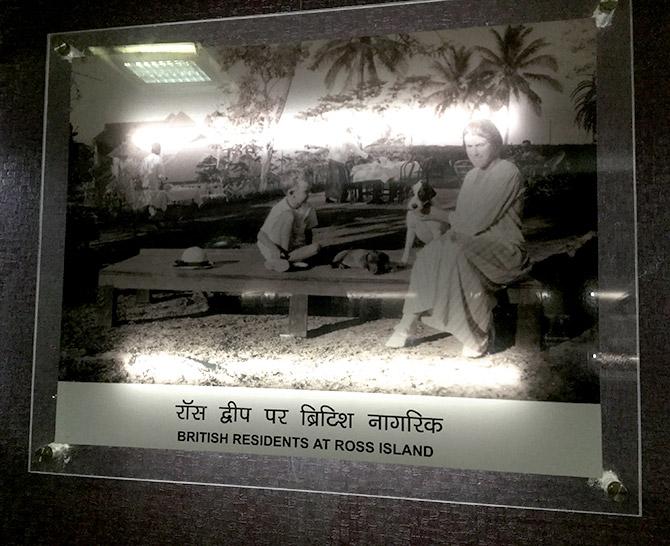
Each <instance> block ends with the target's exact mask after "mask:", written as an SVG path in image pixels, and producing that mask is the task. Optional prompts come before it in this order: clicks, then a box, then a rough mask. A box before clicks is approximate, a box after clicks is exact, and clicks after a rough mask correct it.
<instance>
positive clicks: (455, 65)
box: [423, 45, 474, 114]
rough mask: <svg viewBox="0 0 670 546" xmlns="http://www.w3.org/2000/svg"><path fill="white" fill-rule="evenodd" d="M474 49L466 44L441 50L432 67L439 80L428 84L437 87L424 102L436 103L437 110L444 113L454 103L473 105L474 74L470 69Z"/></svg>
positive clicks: (432, 80)
mask: <svg viewBox="0 0 670 546" xmlns="http://www.w3.org/2000/svg"><path fill="white" fill-rule="evenodd" d="M472 53H473V51H472V50H471V49H468V48H466V47H464V46H460V47H459V48H456V47H454V46H452V45H449V46H446V47H445V48H444V49H441V50H440V52H439V56H440V59H439V60H436V61H433V63H432V65H431V66H432V68H433V70H434V71H435V72H436V73H437V76H438V78H439V79H438V80H434V79H431V80H430V81H429V82H428V83H427V84H426V86H427V87H429V88H431V87H432V88H434V87H437V88H438V89H437V91H433V92H432V93H430V94H429V95H427V96H426V97H425V98H424V100H423V102H424V103H435V111H436V112H437V113H438V114H443V113H444V111H445V110H447V108H449V107H450V106H452V105H455V104H460V105H466V106H469V107H471V106H472V103H473V98H474V97H473V93H474V86H473V77H472V76H473V75H472V72H471V71H470V60H471V57H472Z"/></svg>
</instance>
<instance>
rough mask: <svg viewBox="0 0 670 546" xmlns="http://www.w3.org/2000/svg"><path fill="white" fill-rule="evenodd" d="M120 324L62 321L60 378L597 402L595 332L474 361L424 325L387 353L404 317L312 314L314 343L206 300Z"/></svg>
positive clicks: (179, 302)
mask: <svg viewBox="0 0 670 546" xmlns="http://www.w3.org/2000/svg"><path fill="white" fill-rule="evenodd" d="M119 318H120V319H121V321H122V322H121V324H120V325H119V326H116V327H114V328H102V327H98V326H96V321H95V308H94V307H93V306H90V305H87V306H81V307H77V308H72V309H70V310H68V311H67V312H66V314H65V317H64V329H63V344H62V345H63V354H62V356H63V358H62V364H61V379H62V380H69V381H109V382H133V383H186V384H196V385H225V386H243V387H265V388H287V389H311V390H338V391H363V392H384V393H404V394H420V395H434V396H467V397H479V398H507V399H517V400H548V401H566V402H577V401H579V402H597V400H598V382H597V377H596V376H595V375H594V374H593V372H592V371H591V370H590V369H589V365H588V362H589V354H590V352H591V351H590V339H591V337H592V332H587V333H585V334H584V335H583V336H581V337H580V338H577V339H573V340H570V341H569V342H565V343H563V344H559V345H556V346H554V347H552V348H550V349H547V350H544V351H539V350H538V351H535V352H526V351H522V350H519V349H517V348H514V347H511V348H503V349H502V350H500V349H498V350H496V351H494V353H493V354H490V355H487V356H485V357H483V358H480V359H474V360H472V359H464V358H462V357H461V356H460V351H461V346H460V344H459V343H458V342H457V341H456V340H455V339H454V338H453V337H451V336H449V335H447V334H441V333H438V332H435V331H433V330H430V329H429V328H427V327H424V326H420V327H419V330H418V332H417V336H416V338H415V339H414V342H413V344H412V345H411V346H410V347H407V348H404V349H396V350H393V349H387V348H385V347H384V341H385V340H386V338H387V337H388V336H389V335H390V333H391V329H392V328H393V326H394V325H395V323H396V320H397V319H394V318H382V319H379V320H371V321H368V322H361V321H359V320H358V319H357V318H351V317H325V316H310V318H309V324H308V327H309V330H310V332H309V334H308V337H307V338H305V339H296V338H289V337H285V336H282V334H283V333H284V332H285V330H286V327H287V317H286V315H284V314H271V315H269V314H256V315H253V314H220V313H213V312H211V311H209V310H208V303H207V300H206V299H205V298H204V296H201V295H197V296H193V295H171V296H164V297H163V299H162V300H159V301H155V302H153V303H150V304H141V303H138V302H137V301H136V299H135V298H134V297H133V296H131V295H122V296H121V297H120V301H119Z"/></svg>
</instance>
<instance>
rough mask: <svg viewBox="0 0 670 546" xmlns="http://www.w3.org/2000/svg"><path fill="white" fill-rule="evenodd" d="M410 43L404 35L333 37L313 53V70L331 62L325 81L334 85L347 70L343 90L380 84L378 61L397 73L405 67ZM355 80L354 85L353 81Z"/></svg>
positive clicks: (328, 85) (330, 86) (328, 86)
mask: <svg viewBox="0 0 670 546" xmlns="http://www.w3.org/2000/svg"><path fill="white" fill-rule="evenodd" d="M411 47H412V46H411V43H410V41H409V40H408V39H406V38H405V37H403V36H399V38H397V39H396V38H390V37H387V36H363V37H359V38H349V39H336V40H330V41H328V42H326V43H325V44H324V45H322V46H321V47H320V48H319V49H318V50H317V51H316V52H315V54H314V60H313V61H312V64H311V65H310V67H309V68H310V70H317V69H318V68H320V67H321V66H322V65H324V64H325V63H331V64H330V68H329V69H328V72H327V73H326V76H325V79H324V81H325V84H326V87H327V88H328V89H331V88H332V87H333V86H334V84H335V82H336V81H337V79H338V77H339V76H340V74H341V73H344V74H345V81H344V85H343V86H342V92H344V91H345V90H347V89H350V88H352V87H353V88H354V89H361V88H363V87H365V86H380V85H381V84H382V81H381V79H380V78H379V71H378V65H377V63H379V64H381V65H382V66H383V67H384V68H385V69H386V70H388V71H389V72H392V73H398V72H400V71H401V70H402V69H404V67H405V61H406V59H407V57H408V55H409V54H410V52H411ZM352 84H353V85H352Z"/></svg>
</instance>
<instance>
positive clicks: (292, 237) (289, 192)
mask: <svg viewBox="0 0 670 546" xmlns="http://www.w3.org/2000/svg"><path fill="white" fill-rule="evenodd" d="M307 175H308V173H307V172H305V171H301V170H298V169H293V170H290V171H287V172H284V173H282V174H281V175H280V177H279V182H280V185H281V188H282V189H283V190H284V193H285V194H286V197H284V198H283V199H282V200H281V201H279V203H277V204H276V205H274V206H273V207H272V209H271V210H270V213H269V214H268V216H267V218H266V219H265V222H264V223H263V226H262V227H261V229H260V231H259V232H258V241H257V245H258V248H259V249H260V251H261V254H262V255H263V257H264V258H265V267H266V268H267V269H269V270H271V271H277V272H280V273H281V272H284V271H288V270H289V269H290V268H291V266H293V267H306V266H307V264H306V263H305V262H304V260H308V259H309V258H312V257H314V256H316V254H317V253H318V252H319V250H320V249H321V247H320V246H319V245H318V244H316V243H313V242H312V230H313V229H314V228H315V227H316V226H317V225H318V220H317V217H316V210H314V207H312V206H311V205H310V204H309V203H307V199H308V197H309V191H310V181H309V180H308V177H307Z"/></svg>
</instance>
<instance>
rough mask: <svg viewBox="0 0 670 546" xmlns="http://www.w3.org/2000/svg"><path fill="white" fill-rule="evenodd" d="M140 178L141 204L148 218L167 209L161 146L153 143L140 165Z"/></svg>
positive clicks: (165, 178)
mask: <svg viewBox="0 0 670 546" xmlns="http://www.w3.org/2000/svg"><path fill="white" fill-rule="evenodd" d="M140 178H141V180H142V197H143V200H142V204H143V205H144V206H145V207H147V209H148V212H149V216H154V215H155V214H156V212H157V211H158V210H161V211H165V210H166V209H167V203H168V199H167V193H166V192H165V191H164V190H163V184H164V182H165V180H167V177H166V176H165V168H164V166H163V158H162V157H161V145H160V143H158V142H154V143H153V144H152V145H151V153H150V154H149V155H148V156H146V157H145V158H144V159H143V160H142V163H141V164H140Z"/></svg>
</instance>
